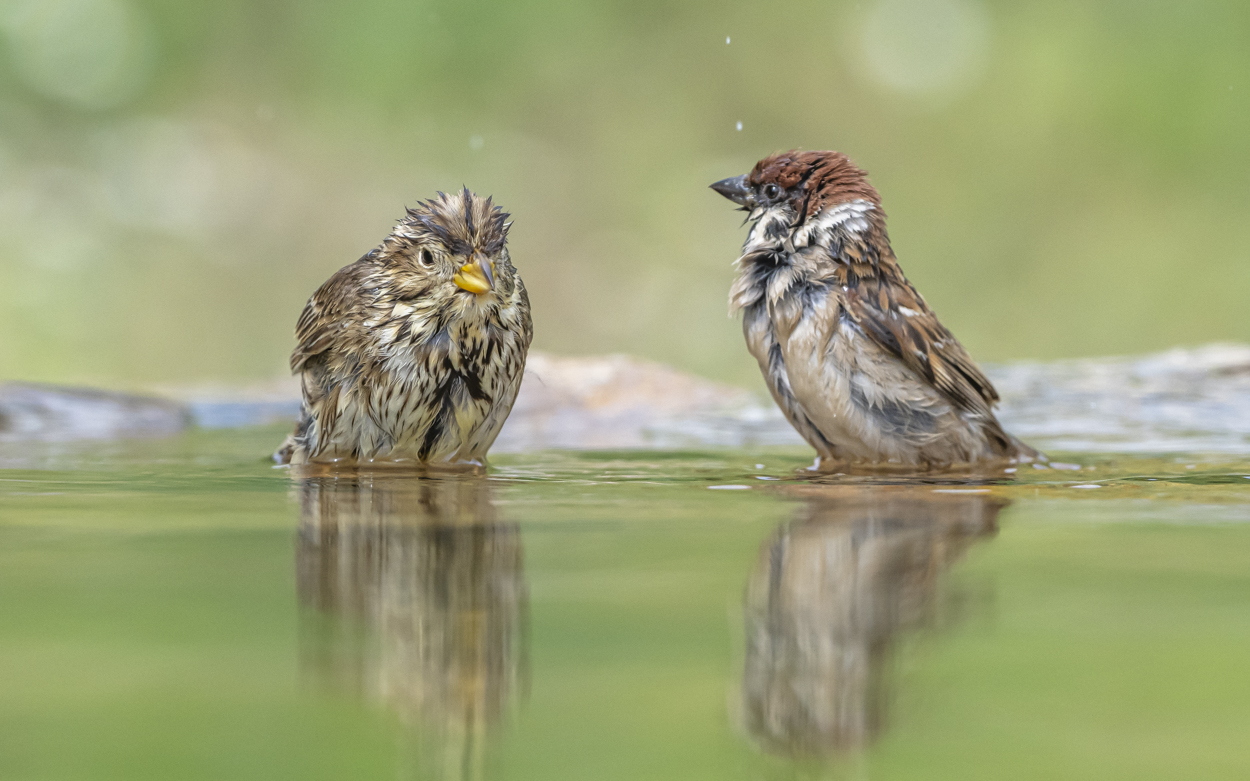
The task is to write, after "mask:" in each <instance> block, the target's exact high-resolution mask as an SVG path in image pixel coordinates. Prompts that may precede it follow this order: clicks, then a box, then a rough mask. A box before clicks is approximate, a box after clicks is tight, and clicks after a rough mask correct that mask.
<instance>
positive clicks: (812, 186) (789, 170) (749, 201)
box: [711, 150, 881, 225]
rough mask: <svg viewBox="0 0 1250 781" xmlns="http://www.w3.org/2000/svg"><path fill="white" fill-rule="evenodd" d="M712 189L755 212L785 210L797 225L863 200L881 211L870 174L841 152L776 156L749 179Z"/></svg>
mask: <svg viewBox="0 0 1250 781" xmlns="http://www.w3.org/2000/svg"><path fill="white" fill-rule="evenodd" d="M711 187H712V189H713V190H715V191H716V192H718V193H720V194H721V195H723V196H725V197H726V198H728V199H729V200H731V201H733V202H734V203H737V204H739V205H740V206H742V207H743V210H745V211H750V212H753V211H755V210H756V209H759V208H770V207H773V206H776V205H779V204H784V205H788V206H789V207H790V208H791V209H793V210H794V213H795V215H796V217H797V219H796V220H795V224H796V225H800V224H802V223H803V221H804V220H806V219H807V218H808V217H809V216H815V215H817V214H819V213H820V212H821V211H822V210H823V209H825V208H828V207H830V206H837V205H838V204H840V203H850V202H851V201H856V200H865V201H868V202H870V203H872V204H873V205H874V206H880V205H881V196H880V195H879V194H878V193H877V190H876V188H875V187H873V186H872V185H871V184H869V183H868V174H867V173H866V172H865V171H864V170H863V169H862V168H859V167H858V166H856V165H855V164H854V163H852V162H851V160H850V158H848V157H847V156H846V155H844V154H842V153H841V152H832V151H825V152H800V151H798V150H790V151H789V152H778V153H777V154H774V155H769V156H768V157H765V158H764V159H763V160H761V161H759V162H758V163H756V164H755V167H754V168H752V169H751V172H750V173H749V174H746V175H745V176H735V177H732V178H729V179H723V180H721V181H719V182H716V183H715V184H713V185H712V186H711Z"/></svg>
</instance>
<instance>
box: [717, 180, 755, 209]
mask: <svg viewBox="0 0 1250 781" xmlns="http://www.w3.org/2000/svg"><path fill="white" fill-rule="evenodd" d="M708 186H709V187H711V188H712V189H713V190H715V191H716V192H718V193H720V194H721V195H723V196H725V197H726V198H728V199H729V200H731V201H733V202H734V203H736V204H738V205H739V206H746V205H748V204H747V199H748V198H750V197H751V188H749V187H747V178H746V176H745V175H744V176H733V177H730V178H728V179H721V180H720V181H719V182H717V183H715V184H712V185H708Z"/></svg>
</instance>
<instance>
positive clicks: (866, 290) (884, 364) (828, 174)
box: [712, 151, 1038, 468]
mask: <svg viewBox="0 0 1250 781" xmlns="http://www.w3.org/2000/svg"><path fill="white" fill-rule="evenodd" d="M712 189H714V190H716V191H717V192H718V193H720V194H721V195H723V196H725V197H726V198H728V199H730V200H731V201H733V202H734V203H737V204H738V205H739V206H741V207H742V211H745V212H747V215H748V216H747V220H748V221H749V222H751V223H753V224H752V226H751V230H750V232H749V233H748V235H747V240H746V243H745V244H744V245H743V248H742V255H741V257H739V258H738V260H737V263H736V266H737V269H738V278H737V280H736V281H735V282H734V285H733V288H732V289H731V291H730V294H729V303H730V308H731V310H732V311H740V312H741V313H742V317H743V320H742V328H743V332H744V334H745V335H746V341H747V347H748V349H749V350H750V351H751V354H752V355H754V356H755V359H756V360H757V361H758V362H759V365H760V369H761V370H762V371H763V373H764V379H765V380H766V381H767V383H768V387H769V390H770V391H771V392H772V395H773V398H774V399H775V400H776V401H777V404H778V405H779V406H780V407H781V410H782V412H784V413H785V415H786V417H787V419H789V421H790V423H791V424H793V425H794V427H795V428H796V429H798V432H799V433H800V434H801V435H802V436H803V438H804V439H806V440H807V441H808V443H809V444H811V445H812V447H814V448H815V449H816V452H817V453H818V454H819V458H818V459H817V466H818V467H824V468H827V467H829V466H830V465H831V464H830V463H829V462H833V463H846V462H891V463H898V464H905V465H911V466H919V467H934V466H949V465H953V464H965V463H976V462H984V461H993V460H1003V461H1005V460H1013V459H1014V460H1029V459H1033V458H1037V457H1038V453H1037V452H1036V451H1035V450H1033V449H1032V448H1030V447H1029V446H1027V445H1025V444H1023V443H1022V442H1020V441H1019V440H1017V439H1016V438H1015V437H1013V436H1011V435H1010V434H1008V433H1007V432H1005V431H1004V430H1003V428H1002V426H1001V425H999V423H998V420H997V419H996V418H995V417H994V412H993V406H994V404H995V403H996V402H997V401H998V393H997V392H996V391H995V390H994V386H993V385H991V384H990V381H989V380H988V379H987V378H986V376H985V375H984V374H982V373H981V370H980V369H978V368H977V366H976V364H975V363H973V361H972V358H971V357H970V356H969V355H968V353H967V351H966V350H964V348H963V346H962V345H960V344H959V341H958V340H956V339H955V337H954V336H952V335H951V332H950V331H948V330H946V328H945V327H944V326H943V325H942V324H941V323H940V322H938V319H937V316H936V315H934V314H933V312H932V310H930V309H929V307H928V305H927V304H926V303H925V301H924V298H922V297H921V295H920V294H919V293H918V292H916V289H915V288H914V287H912V285H911V283H910V282H908V281H907V277H905V276H903V270H902V269H901V268H900V267H899V265H898V259H897V258H896V257H895V256H894V252H893V250H891V249H890V239H889V236H888V235H887V234H886V228H885V213H884V212H883V211H882V210H881V197H880V196H879V195H878V194H877V191H876V189H874V188H873V186H872V185H871V184H869V183H868V177H867V174H866V173H865V172H864V171H862V170H860V169H859V168H857V167H856V166H855V164H854V163H852V162H851V161H850V160H849V159H848V158H847V157H846V156H845V155H843V154H841V153H839V152H798V151H791V152H783V153H780V154H776V155H772V156H771V157H766V158H764V159H763V160H761V161H759V162H758V163H756V165H755V167H754V168H753V169H752V170H751V172H750V173H749V174H746V175H744V176H737V177H733V178H730V179H724V180H722V181H719V182H716V183H715V184H713V185H712Z"/></svg>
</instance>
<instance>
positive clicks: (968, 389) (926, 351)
mask: <svg viewBox="0 0 1250 781" xmlns="http://www.w3.org/2000/svg"><path fill="white" fill-rule="evenodd" d="M841 249H842V252H841V253H839V257H838V261H839V262H838V263H837V264H836V266H835V276H836V277H837V279H838V282H839V283H840V284H841V285H843V286H844V287H845V288H846V292H845V297H846V312H847V315H848V316H849V317H850V318H851V320H852V321H853V322H854V323H855V324H856V325H858V326H859V328H860V330H862V331H863V332H864V333H865V334H867V335H868V336H869V337H870V338H871V339H872V340H873V341H874V342H876V343H877V344H879V345H881V346H882V347H884V348H885V349H886V350H888V351H889V352H891V353H892V354H894V355H896V356H897V357H898V358H899V359H900V360H902V361H903V363H905V364H906V365H907V366H909V367H910V368H911V369H912V370H913V371H915V372H916V373H918V374H919V375H920V376H922V377H924V378H925V379H926V380H928V381H929V382H930V383H931V384H932V385H933V387H935V388H937V389H938V390H939V391H941V392H942V394H943V395H944V396H946V397H947V398H948V399H950V400H951V402H952V403H954V404H955V405H956V406H957V407H959V408H961V409H965V410H973V411H977V412H989V410H990V407H991V406H992V405H993V404H994V403H995V402H997V401H998V392H997V391H995V390H994V386H993V384H991V383H990V381H989V378H987V377H986V376H985V375H984V374H982V373H981V370H980V369H978V368H977V365H976V364H975V363H974V362H973V360H972V356H970V355H968V351H967V350H965V349H964V348H963V345H961V344H960V343H959V340H958V339H956V338H955V337H954V336H953V335H951V332H950V331H948V330H946V327H945V326H943V325H942V324H941V323H940V322H938V319H937V315H935V314H933V312H932V310H930V309H929V306H928V304H926V303H925V301H924V298H922V297H921V295H920V294H919V293H917V292H916V289H915V288H914V287H912V286H911V283H910V282H908V281H907V278H906V277H904V276H903V272H902V269H900V268H899V267H898V262H897V261H896V260H895V259H894V258H893V257H882V258H873V259H871V260H876V261H877V262H876V263H872V262H869V261H870V259H869V258H868V257H866V251H870V250H868V249H867V247H864V246H859V247H857V246H853V245H852V246H844V247H842V248H841Z"/></svg>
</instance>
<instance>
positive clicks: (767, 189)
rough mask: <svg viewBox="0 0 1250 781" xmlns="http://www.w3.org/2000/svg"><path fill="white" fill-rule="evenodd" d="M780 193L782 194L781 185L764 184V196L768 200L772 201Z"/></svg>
mask: <svg viewBox="0 0 1250 781" xmlns="http://www.w3.org/2000/svg"><path fill="white" fill-rule="evenodd" d="M778 195H781V188H780V187H778V186H777V185H775V184H766V185H764V197H765V198H767V199H768V200H770V201H771V200H773V199H774V198H776V197H777V196H778Z"/></svg>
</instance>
